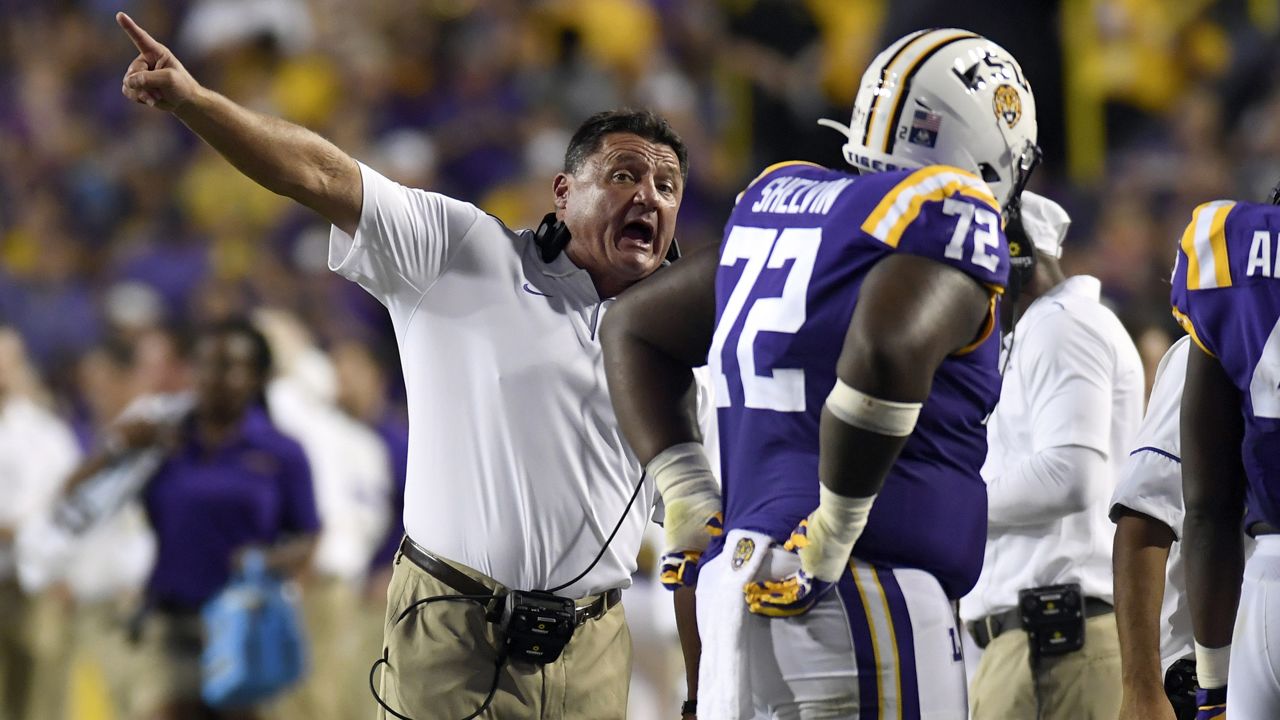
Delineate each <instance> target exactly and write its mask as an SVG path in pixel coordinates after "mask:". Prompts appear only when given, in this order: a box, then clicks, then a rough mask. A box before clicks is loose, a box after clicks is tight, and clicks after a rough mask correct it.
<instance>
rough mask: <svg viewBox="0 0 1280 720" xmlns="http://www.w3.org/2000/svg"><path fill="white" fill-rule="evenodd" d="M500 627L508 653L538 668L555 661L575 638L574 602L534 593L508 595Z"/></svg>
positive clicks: (542, 593) (519, 592) (534, 591)
mask: <svg viewBox="0 0 1280 720" xmlns="http://www.w3.org/2000/svg"><path fill="white" fill-rule="evenodd" d="M504 603H505V606H504V608H503V611H502V621H501V622H500V623H499V624H498V626H499V627H500V628H501V629H502V633H503V634H504V635H505V636H506V638H507V652H508V653H509V654H510V655H511V657H513V658H515V659H517V660H525V661H527V662H531V663H537V664H539V665H545V664H546V663H550V662H555V660H556V658H558V657H560V653H561V652H563V651H564V646H565V645H568V644H569V639H570V638H572V637H573V629H574V627H575V625H576V623H575V618H576V612H577V610H576V608H575V607H574V602H573V600H571V599H569V598H562V597H557V596H555V595H552V594H551V593H548V592H541V591H538V590H532V591H528V592H521V591H519V590H514V591H511V592H509V593H507V596H506V599H505V600H504Z"/></svg>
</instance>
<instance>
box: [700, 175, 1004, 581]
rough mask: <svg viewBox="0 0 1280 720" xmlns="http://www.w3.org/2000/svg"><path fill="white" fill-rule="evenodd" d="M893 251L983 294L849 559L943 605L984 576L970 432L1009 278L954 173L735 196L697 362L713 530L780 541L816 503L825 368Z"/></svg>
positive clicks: (991, 366)
mask: <svg viewBox="0 0 1280 720" xmlns="http://www.w3.org/2000/svg"><path fill="white" fill-rule="evenodd" d="M895 252H899V253H911V254H915V255H920V256H924V257H928V258H931V259H933V260H936V261H938V262H940V263H944V264H946V265H948V266H950V267H953V268H956V269H958V270H960V271H962V272H964V273H966V274H968V275H970V276H972V277H973V278H974V279H975V280H976V281H978V282H979V283H982V284H983V285H985V286H987V287H988V288H989V290H990V292H991V313H990V315H989V317H988V320H987V325H986V327H985V328H984V329H982V330H981V332H979V329H978V328H975V342H974V344H973V345H972V346H970V347H968V348H965V349H964V350H963V351H961V352H959V353H957V354H956V355H953V356H952V357H950V358H948V359H947V360H946V361H944V362H943V363H942V365H941V366H940V367H939V368H938V371H937V373H936V375H935V377H934V381H933V386H932V390H931V392H930V395H929V397H928V399H927V401H926V402H925V403H924V407H923V409H922V410H921V413H920V418H919V421H918V422H917V424H916V427H915V431H914V432H913V433H912V435H911V437H910V439H909V440H908V441H907V444H906V446H905V448H904V449H903V451H902V454H901V455H900V456H899V458H898V461H897V462H896V463H895V465H894V467H893V469H892V470H891V471H890V473H889V475H888V477H887V478H886V480H885V484H884V488H883V490H882V491H881V493H880V495H879V497H878V498H877V500H876V502H875V505H874V506H873V509H872V511H871V517H870V519H869V521H868V524H867V527H866V530H865V531H864V532H863V534H862V537H861V539H859V541H858V543H857V545H856V546H855V548H854V553H853V554H854V556H856V557H858V558H860V559H863V560H866V561H868V562H872V563H878V564H882V565H886V566H890V567H894V566H899V567H913V568H920V569H923V570H927V571H929V572H931V573H932V574H933V575H934V576H935V577H936V578H937V579H938V581H939V582H940V583H941V584H942V586H943V588H944V589H945V590H946V591H947V594H948V595H949V596H950V597H952V598H955V597H959V596H960V595H963V594H964V593H965V592H966V591H968V590H969V588H970V587H972V585H973V583H974V581H975V580H976V579H977V577H978V573H979V571H980V569H981V565H982V549H983V544H984V542H985V540H986V519H987V502H986V487H985V485H984V484H983V481H982V478H981V476H980V474H979V470H980V468H981V467H982V462H983V458H984V457H985V455H986V430H985V427H984V424H983V423H984V419H985V418H986V417H987V415H988V414H989V413H990V411H991V409H992V408H993V407H994V405H995V402H996V400H997V398H998V397H999V392H1000V375H999V371H998V368H997V360H998V355H999V340H998V333H995V332H993V328H994V325H995V307H996V299H997V297H998V294H999V292H1000V291H1001V290H1002V289H1003V287H1004V285H1005V282H1006V279H1007V277H1008V271H1009V256H1008V248H1007V244H1006V241H1005V238H1004V234H1003V231H1002V229H1001V222H1000V211H999V206H998V205H997V203H996V200H995V198H994V197H993V196H992V195H991V191H990V190H989V189H988V188H987V186H986V184H984V183H983V182H982V181H981V180H980V179H979V178H977V177H976V176H974V175H972V174H970V173H967V172H965V171H963V170H960V169H957V168H952V167H946V166H932V167H927V168H924V169H921V170H917V171H897V172H886V173H879V174H874V175H865V176H856V175H851V174H847V173H843V172H838V171H834V170H829V169H827V168H823V167H819V166H816V165H811V164H808V163H784V164H782V165H777V166H774V167H772V168H769V169H767V170H766V171H765V172H764V173H763V174H762V175H761V176H760V177H759V178H758V179H757V180H756V181H755V182H754V183H753V184H752V185H751V186H750V187H748V189H747V190H746V191H744V192H743V194H742V195H741V196H740V197H739V200H738V203H737V205H736V207H735V208H734V211H733V213H732V215H731V216H730V218H729V222H728V224H727V226H726V229H725V237H724V242H723V244H722V246H721V249H720V268H719V271H718V273H717V276H716V329H715V335H714V338H713V340H712V346H711V351H710V354H709V358H708V361H709V364H710V366H711V371H712V381H713V382H714V383H715V384H716V402H717V405H718V406H719V420H720V434H721V470H722V478H723V484H724V508H725V523H726V529H732V528H744V529H748V530H755V531H759V532H764V533H768V534H769V535H771V536H772V537H774V538H776V539H778V540H783V539H785V538H786V537H787V536H788V535H789V534H790V532H791V530H792V529H793V528H794V527H795V526H796V524H797V523H799V522H800V520H801V519H803V518H804V517H806V516H807V515H808V514H809V513H810V512H812V511H813V509H814V508H815V507H817V504H818V424H819V419H820V416H821V411H822V406H823V403H824V402H825V400H826V397H827V395H828V394H829V393H830V392H831V388H832V387H833V386H834V385H835V381H836V375H835V367H836V360H837V358H838V357H839V355H840V351H841V349H842V347H843V344H844V337H845V334H846V333H847V331H848V328H849V322H850V319H851V318H852V316H853V310H854V307H855V306H856V305H857V302H858V293H859V291H860V289H861V286H862V282H863V280H864V279H865V277H866V275H867V273H868V272H869V271H870V270H871V268H872V267H874V266H875V264H876V263H877V262H879V261H880V260H881V259H883V258H885V257H887V256H888V255H890V254H891V253H895ZM718 550H719V547H717V546H713V548H712V549H711V551H710V552H709V553H708V557H710V556H712V555H713V554H714V553H715V552H718Z"/></svg>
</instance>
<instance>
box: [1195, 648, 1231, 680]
mask: <svg viewBox="0 0 1280 720" xmlns="http://www.w3.org/2000/svg"><path fill="white" fill-rule="evenodd" d="M1230 666H1231V643H1227V644H1226V645H1224V646H1222V647H1220V648H1210V647H1205V646H1203V645H1201V644H1200V643H1198V642H1197V643H1196V681H1197V682H1198V683H1199V684H1200V687H1202V688H1207V689H1213V688H1220V687H1223V686H1225V685H1226V684H1227V670H1228V669H1229V668H1230Z"/></svg>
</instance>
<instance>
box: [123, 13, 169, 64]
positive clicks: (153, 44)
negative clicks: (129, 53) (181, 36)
mask: <svg viewBox="0 0 1280 720" xmlns="http://www.w3.org/2000/svg"><path fill="white" fill-rule="evenodd" d="M116 23H117V24H118V25H120V28H121V29H122V30H124V31H125V34H126V35H128V36H129V39H130V40H132V41H133V46H134V47H136V48H138V52H140V53H142V54H143V56H145V57H146V58H147V61H148V62H152V61H155V60H156V59H158V58H159V57H160V56H161V55H163V54H164V46H163V45H161V44H160V43H159V42H157V41H156V39H155V38H153V37H151V35H150V34H149V33H148V32H147V31H146V30H143V29H142V28H141V27H140V26H139V25H138V23H136V22H134V21H133V18H131V17H129V16H128V15H126V14H125V13H122V12H118V13H116Z"/></svg>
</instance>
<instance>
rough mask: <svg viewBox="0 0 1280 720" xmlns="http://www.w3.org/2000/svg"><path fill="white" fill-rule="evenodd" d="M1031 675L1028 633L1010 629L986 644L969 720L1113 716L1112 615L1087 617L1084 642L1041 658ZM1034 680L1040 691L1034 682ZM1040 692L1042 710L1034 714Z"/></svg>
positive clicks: (1116, 690) (1116, 679)
mask: <svg viewBox="0 0 1280 720" xmlns="http://www.w3.org/2000/svg"><path fill="white" fill-rule="evenodd" d="M1036 676H1037V677H1036V678H1033V677H1032V674H1031V649H1030V646H1029V644H1028V642H1027V633H1026V632H1025V631H1023V630H1010V631H1009V632H1006V633H1003V634H1001V635H1000V636H999V637H997V638H996V639H995V640H993V641H991V644H990V645H988V646H987V649H986V651H984V652H983V654H982V660H981V662H979V663H978V672H977V674H975V675H974V677H973V684H972V686H971V687H970V694H969V712H970V714H971V717H972V720H1035V718H1037V717H1041V718H1043V719H1044V720H1115V718H1116V717H1117V716H1118V715H1119V714H1120V695H1121V688H1120V640H1119V637H1118V636H1117V635H1116V616H1115V615H1114V614H1113V613H1107V614H1106V615H1099V616H1097V617H1093V618H1089V619H1088V620H1087V621H1085V640H1084V647H1083V648H1082V649H1080V650H1078V651H1077V652H1073V653H1068V654H1066V655H1058V656H1055V657H1050V658H1044V659H1042V660H1041V661H1040V666H1039V669H1038V671H1037V673H1036ZM1036 679H1038V681H1039V682H1038V685H1039V687H1038V691H1037V687H1036V685H1037V683H1036V682H1035V680H1036ZM1037 694H1038V695H1039V699H1040V709H1041V711H1042V713H1041V714H1040V715H1039V716H1037V714H1036V696H1037Z"/></svg>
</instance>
